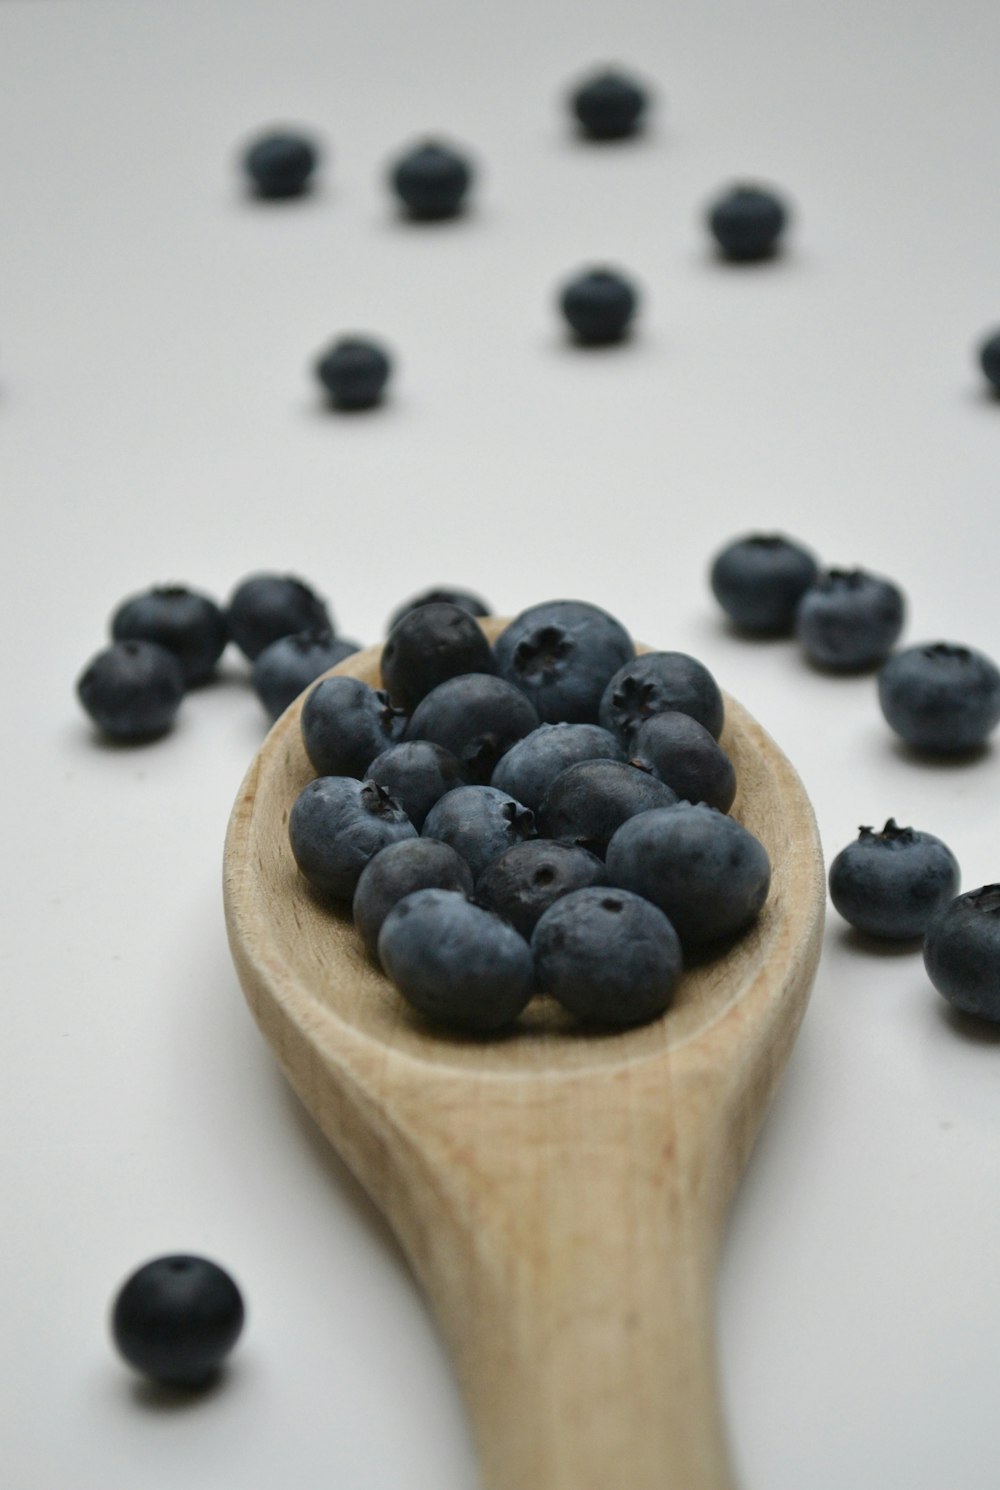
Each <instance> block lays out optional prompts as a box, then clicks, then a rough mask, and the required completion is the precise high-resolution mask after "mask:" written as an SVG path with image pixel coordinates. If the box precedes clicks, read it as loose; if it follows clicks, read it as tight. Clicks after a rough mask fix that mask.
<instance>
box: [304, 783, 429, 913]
mask: <svg viewBox="0 0 1000 1490" xmlns="http://www.w3.org/2000/svg"><path fill="white" fill-rule="evenodd" d="M416 836H417V830H416V828H415V827H414V826H413V824H412V823H411V822H410V819H409V818H408V817H407V816H406V813H405V812H404V811H403V809H402V807H400V805H399V803H398V802H394V801H393V799H392V797H390V796H389V793H388V792H387V791H385V790H383V788H382V787H380V786H379V785H378V783H377V782H374V781H358V780H357V779H356V777H354V776H317V778H316V779H315V781H310V782H309V784H308V785H307V786H304V787H303V788H302V790H301V792H299V795H298V796H297V797H296V799H295V804H294V806H293V807H292V810H291V813H290V814H289V818H288V838H289V842H290V843H291V846H292V853H293V854H294V856H295V862H296V864H297V865H298V866H299V868H300V869H301V871H302V873H303V874H304V875H305V877H306V879H307V880H308V881H309V883H310V884H311V885H312V886H313V888H314V889H315V890H318V891H319V892H320V894H321V895H327V896H329V897H330V898H331V899H332V900H350V899H351V898H352V897H353V895H354V891H355V889H356V887H357V883H358V880H359V878H360V876H361V871H362V870H363V869H364V867H365V865H366V864H367V863H368V861H369V860H370V859H373V858H374V857H375V855H376V854H377V853H378V852H379V850H380V849H383V848H387V847H388V846H389V844H390V843H398V842H399V840H400V839H403V838H416Z"/></svg>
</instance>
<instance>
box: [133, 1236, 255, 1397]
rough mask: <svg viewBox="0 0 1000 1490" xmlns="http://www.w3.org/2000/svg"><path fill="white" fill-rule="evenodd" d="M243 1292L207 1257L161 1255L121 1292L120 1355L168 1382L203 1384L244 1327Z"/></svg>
mask: <svg viewBox="0 0 1000 1490" xmlns="http://www.w3.org/2000/svg"><path fill="white" fill-rule="evenodd" d="M243 1319H244V1309H243V1298H242V1296H241V1294H240V1291H239V1289H238V1288H237V1286H236V1284H235V1283H234V1282H233V1280H232V1278H231V1277H230V1276H229V1274H228V1273H227V1272H226V1271H225V1270H224V1269H223V1268H220V1267H219V1266H218V1264H217V1263H214V1262H209V1260H208V1259H207V1258H205V1257H190V1256H187V1255H185V1254H179V1255H174V1256H169V1257H157V1258H155V1259H154V1260H153V1261H152V1262H147V1263H146V1264H145V1266H143V1267H141V1268H139V1269H138V1270H137V1271H136V1272H134V1273H133V1274H132V1276H131V1277H130V1278H129V1279H127V1280H126V1282H125V1283H124V1284H123V1285H122V1287H121V1289H120V1290H119V1292H118V1295H117V1297H116V1299H115V1301H114V1304H113V1307H112V1311H111V1333H112V1335H113V1337H114V1342H115V1344H116V1346H117V1347H118V1350H119V1351H120V1353H121V1355H122V1356H124V1358H125V1360H126V1361H128V1363H129V1365H130V1366H134V1367H135V1369H136V1370H137V1371H141V1372H142V1373H143V1374H144V1375H145V1376H149V1377H151V1378H152V1379H153V1380H154V1381H158V1382H162V1383H163V1384H164V1385H166V1386H178V1387H189V1388H194V1387H202V1386H205V1385H207V1383H208V1382H209V1381H210V1380H211V1379H212V1378H213V1377H214V1376H215V1374H216V1372H217V1371H218V1369H219V1367H220V1366H221V1365H222V1362H223V1361H224V1360H225V1358H226V1356H227V1355H228V1354H229V1352H230V1351H231V1350H232V1348H233V1346H234V1345H235V1344H236V1341H237V1340H238V1339H239V1336H240V1331H241V1330H242V1328H243Z"/></svg>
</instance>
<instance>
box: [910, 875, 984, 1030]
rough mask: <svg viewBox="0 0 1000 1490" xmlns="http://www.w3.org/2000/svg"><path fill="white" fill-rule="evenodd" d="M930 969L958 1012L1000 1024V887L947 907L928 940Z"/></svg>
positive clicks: (967, 896) (973, 893) (926, 962)
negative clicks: (959, 1010) (999, 1022)
mask: <svg viewBox="0 0 1000 1490" xmlns="http://www.w3.org/2000/svg"><path fill="white" fill-rule="evenodd" d="M924 966H925V967H926V969H927V976H928V977H929V978H930V980H931V982H932V983H933V984H934V987H935V988H936V989H937V991H938V993H940V994H941V995H942V996H943V997H944V998H946V999H947V1000H948V1002H949V1003H951V1004H954V1005H955V1008H956V1009H961V1010H962V1011H963V1012H964V1013H966V1014H976V1015H978V1016H979V1018H980V1019H992V1020H996V1021H1000V885H983V886H982V887H981V888H980V889H978V890H967V891H966V893H965V894H964V895H959V896H958V897H957V899H955V900H953V901H951V902H950V904H948V905H945V906H942V907H941V909H940V910H939V911H938V912H937V913H936V915H935V916H934V917H933V918H932V919H931V922H930V925H929V926H928V927H927V931H926V933H925V935H924Z"/></svg>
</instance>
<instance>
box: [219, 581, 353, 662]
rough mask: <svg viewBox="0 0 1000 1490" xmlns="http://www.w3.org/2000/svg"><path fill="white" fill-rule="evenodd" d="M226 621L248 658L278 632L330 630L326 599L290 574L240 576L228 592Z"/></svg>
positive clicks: (263, 646)
mask: <svg viewBox="0 0 1000 1490" xmlns="http://www.w3.org/2000/svg"><path fill="white" fill-rule="evenodd" d="M226 625H227V626H228V628H229V635H230V636H231V637H232V639H233V641H234V642H235V643H236V645H237V646H238V647H239V649H240V651H241V652H242V653H243V655H244V656H245V657H248V658H249V659H250V661H251V662H253V660H254V658H256V657H259V656H260V654H261V652H263V650H264V648H265V647H267V646H270V644H271V642H276V641H277V640H278V637H279V636H292V635H294V633H296V632H298V631H332V630H333V622H332V621H331V619H330V613H329V611H328V610H327V608H326V604H325V602H324V601H322V600H321V599H320V598H319V596H318V595H316V594H315V593H314V592H313V591H312V590H311V589H310V588H309V586H308V585H307V584H304V583H303V581H302V580H300V579H296V578H295V577H294V576H293V575H290V574H251V575H250V576H249V577H248V578H247V579H244V580H241V582H240V583H239V584H238V585H237V586H236V589H235V590H234V591H233V593H232V595H231V596H230V599H229V606H228V608H227V611H226Z"/></svg>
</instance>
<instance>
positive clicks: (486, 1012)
mask: <svg viewBox="0 0 1000 1490" xmlns="http://www.w3.org/2000/svg"><path fill="white" fill-rule="evenodd" d="M378 956H379V961H380V962H381V963H382V966H383V967H384V968H385V970H386V972H387V973H388V975H389V977H390V978H391V979H392V981H393V982H394V983H395V985H396V987H397V988H398V989H399V991H400V993H401V994H402V995H403V997H404V998H405V999H406V1000H407V1001H408V1002H409V1003H410V1004H412V1005H413V1007H414V1008H415V1009H418V1010H419V1011H420V1013H422V1014H424V1015H426V1017H427V1018H428V1019H432V1020H434V1021H436V1022H438V1023H440V1024H444V1025H446V1026H448V1027H450V1028H453V1029H457V1030H462V1031H466V1032H469V1033H473V1034H493V1033H495V1032H496V1031H498V1030H502V1029H504V1028H506V1026H508V1025H510V1024H513V1022H514V1020H515V1019H516V1018H517V1016H518V1015H519V1014H520V1013H521V1011H522V1010H523V1009H524V1007H525V1005H526V1004H527V1002H528V1000H529V998H530V997H531V993H532V988H533V982H534V972H533V968H532V962H531V952H530V949H529V947H528V944H527V942H526V941H525V940H524V938H523V937H521V936H518V934H517V932H516V931H515V930H514V929H513V927H511V926H508V925H507V922H506V921H503V920H501V919H500V917H499V916H496V915H494V914H493V912H492V911H487V910H484V909H483V908H482V907H481V906H478V905H472V904H471V903H470V902H469V901H468V900H466V898H465V896H464V895H461V894H458V893H456V892H455V891H454V890H417V891H415V893H414V894H412V895H407V897H406V898H405V900H401V901H399V902H398V904H397V905H395V906H394V907H393V909H392V910H391V911H390V912H389V914H388V916H386V918H385V921H384V922H383V924H382V930H381V932H380V933H379V939H378Z"/></svg>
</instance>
